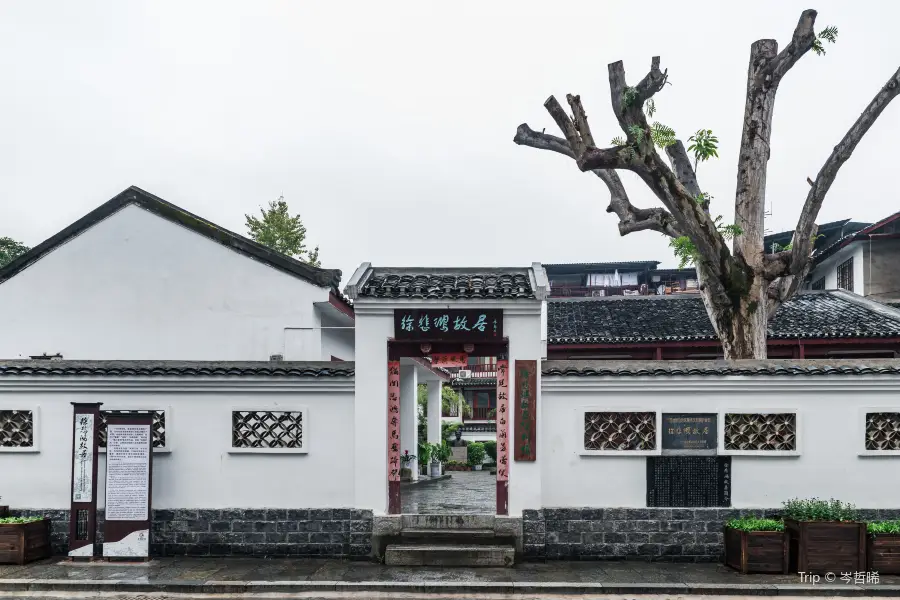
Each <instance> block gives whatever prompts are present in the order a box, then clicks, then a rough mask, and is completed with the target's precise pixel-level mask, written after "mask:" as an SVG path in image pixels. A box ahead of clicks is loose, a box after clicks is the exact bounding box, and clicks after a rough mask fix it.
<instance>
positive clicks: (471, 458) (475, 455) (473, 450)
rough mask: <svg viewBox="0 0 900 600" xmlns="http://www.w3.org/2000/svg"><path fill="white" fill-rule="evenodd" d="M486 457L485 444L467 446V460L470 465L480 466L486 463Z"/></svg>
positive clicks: (475, 443)
mask: <svg viewBox="0 0 900 600" xmlns="http://www.w3.org/2000/svg"><path fill="white" fill-rule="evenodd" d="M484 456H485V452H484V444H482V443H481V442H472V443H471V444H469V445H468V446H466V458H467V462H468V463H469V464H470V465H472V466H475V465H480V464H481V463H483V462H484Z"/></svg>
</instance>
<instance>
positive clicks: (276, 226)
mask: <svg viewBox="0 0 900 600" xmlns="http://www.w3.org/2000/svg"><path fill="white" fill-rule="evenodd" d="M259 212H260V218H257V217H254V216H251V215H244V217H245V218H246V219H247V232H248V233H249V235H250V237H251V238H253V239H254V240H255V241H256V242H258V243H260V244H262V245H263V246H267V247H269V248H271V249H272V250H275V251H276V252H281V253H282V254H286V255H287V256H290V257H292V258H296V259H297V260H301V261H303V262H305V263H308V264H310V265H312V266H314V267H319V266H321V264H320V263H319V247H318V246H316V248H315V249H314V250H312V251H309V250H308V249H307V247H306V244H305V243H304V242H305V241H306V227H305V226H304V225H303V222H302V221H301V220H300V215H293V216H291V214H290V212H289V209H288V205H287V202H285V201H284V197H283V196H282V197H280V198H278V200H275V201H272V202H269V208H267V209H265V208H262V207H260V209H259Z"/></svg>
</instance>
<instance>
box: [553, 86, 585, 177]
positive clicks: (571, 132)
mask: <svg viewBox="0 0 900 600" xmlns="http://www.w3.org/2000/svg"><path fill="white" fill-rule="evenodd" d="M544 108H546V109H547V112H548V113H550V116H551V117H553V120H554V121H556V125H557V127H559V130H560V131H562V132H563V135H564V136H566V141H567V142H568V143H569V147H570V148H571V149H572V151H573V152H574V153H575V160H576V161H577V160H578V159H579V158H580V157H581V156H583V155H584V151H585V145H584V142H583V141H582V140H581V136H580V135H578V130H577V129H576V128H575V124H574V123H572V119H570V118H569V115H568V114H566V111H565V110H563V107H562V106H560V104H559V102H558V101H557V100H556V97H555V96H550V97H549V98H547V100H545V101H544Z"/></svg>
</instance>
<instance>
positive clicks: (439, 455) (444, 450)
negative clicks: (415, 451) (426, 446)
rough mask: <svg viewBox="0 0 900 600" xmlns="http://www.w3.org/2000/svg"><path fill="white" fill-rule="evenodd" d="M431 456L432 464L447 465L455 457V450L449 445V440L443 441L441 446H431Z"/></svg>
mask: <svg viewBox="0 0 900 600" xmlns="http://www.w3.org/2000/svg"><path fill="white" fill-rule="evenodd" d="M430 456H431V461H432V462H441V463H445V462H447V460H448V459H449V458H450V457H451V456H453V449H452V448H450V444H448V443H447V440H441V443H440V444H431V453H430Z"/></svg>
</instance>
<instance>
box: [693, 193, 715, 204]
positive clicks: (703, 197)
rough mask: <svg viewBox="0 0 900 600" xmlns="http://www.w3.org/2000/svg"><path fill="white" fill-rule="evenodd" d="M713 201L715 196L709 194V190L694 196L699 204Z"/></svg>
mask: <svg viewBox="0 0 900 600" xmlns="http://www.w3.org/2000/svg"><path fill="white" fill-rule="evenodd" d="M712 201H713V197H712V196H711V195H710V194H709V192H700V193H699V194H697V195H696V196H695V197H694V202H696V203H697V204H706V205H709V203H710V202H712Z"/></svg>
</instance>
